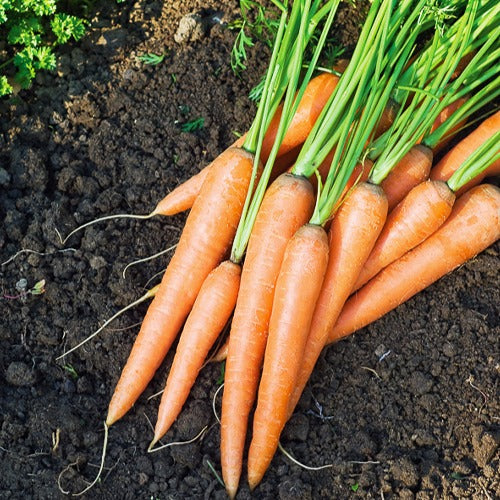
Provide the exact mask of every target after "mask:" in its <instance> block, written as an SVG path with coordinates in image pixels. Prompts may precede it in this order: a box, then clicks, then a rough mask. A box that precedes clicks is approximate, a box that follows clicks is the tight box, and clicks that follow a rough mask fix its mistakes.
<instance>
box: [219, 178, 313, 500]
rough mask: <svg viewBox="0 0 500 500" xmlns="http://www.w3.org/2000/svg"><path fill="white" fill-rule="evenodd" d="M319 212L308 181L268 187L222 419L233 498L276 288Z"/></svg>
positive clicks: (233, 340)
mask: <svg viewBox="0 0 500 500" xmlns="http://www.w3.org/2000/svg"><path fill="white" fill-rule="evenodd" d="M313 209H314V193H313V189H312V186H311V184H310V183H309V181H308V180H307V179H305V178H304V177H298V176H294V175H292V174H283V175H281V176H280V177H278V178H277V179H276V180H275V181H274V182H273V183H272V184H271V185H270V186H269V188H268V189H267V192H266V194H265V196H264V199H263V201H262V204H261V206H260V209H259V212H258V214H257V218H256V220H255V224H254V227H253V229H252V233H251V236H250V240H249V242H248V248H247V253H246V258H245V262H244V265H243V270H242V275H241V284H240V291H239V294H238V300H237V302H236V308H235V311H234V317H233V321H232V325H231V331H230V334H229V346H228V355H227V360H226V371H225V382H224V394H223V397H222V417H221V419H222V420H221V463H222V475H223V479H224V482H225V484H226V489H227V492H228V494H229V496H230V497H231V498H232V497H234V495H235V494H236V490H237V488H238V483H239V479H240V475H241V469H242V461H243V449H244V445H245V436H246V430H247V425H248V422H247V421H248V415H249V414H250V410H251V408H252V405H253V403H254V400H255V396H256V392H257V384H258V381H259V375H260V370H261V366H262V361H263V358H264V349H265V346H266V340H267V331H268V326H269V319H270V317H271V308H272V304H273V297H274V287H275V284H276V280H277V278H278V273H279V269H280V265H281V262H282V260H283V255H284V253H285V248H286V244H287V242H288V240H289V239H290V238H291V237H292V236H293V234H294V233H295V232H296V231H297V230H298V228H299V227H300V226H302V225H303V224H305V223H306V222H307V220H308V219H309V217H310V216H311V214H312V212H313Z"/></svg>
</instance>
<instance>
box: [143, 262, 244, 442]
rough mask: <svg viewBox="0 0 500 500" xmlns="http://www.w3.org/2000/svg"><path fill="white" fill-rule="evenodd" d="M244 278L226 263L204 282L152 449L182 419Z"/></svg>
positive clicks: (181, 345)
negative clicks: (183, 407)
mask: <svg viewBox="0 0 500 500" xmlns="http://www.w3.org/2000/svg"><path fill="white" fill-rule="evenodd" d="M240 275H241V267H240V266H239V265H238V264H234V263H233V262H231V261H229V260H226V261H224V262H222V264H220V265H219V266H217V267H216V268H215V269H214V270H213V271H212V272H211V273H210V274H209V275H208V276H207V279H206V280H205V281H204V283H203V285H202V287H201V289H200V292H199V294H198V297H197V298H196V301H195V303H194V305H193V309H192V310H191V312H190V313H189V316H188V318H187V320H186V324H185V325H184V329H183V330H182V334H181V336H180V339H179V344H178V346H177V350H176V352H175V356H174V360H173V362H172V368H171V369H170V373H169V375H168V378H167V384H166V387H165V391H164V392H163V395H162V398H161V402H160V407H159V409H158V419H157V421H156V427H155V433H154V434H155V435H154V439H153V442H152V443H151V447H152V446H154V444H155V443H156V442H157V441H158V440H159V439H161V438H162V436H163V435H164V434H165V433H166V432H167V431H168V430H169V428H170V426H171V425H172V424H173V423H174V421H175V419H176V418H177V416H178V415H179V413H180V411H181V409H182V406H183V405H184V403H185V402H186V400H187V398H188V395H189V391H190V390H191V387H192V386H193V384H194V382H195V380H196V377H197V375H198V372H199V371H200V369H201V367H202V366H203V363H204V361H205V359H206V357H207V354H208V352H209V350H210V348H211V347H212V345H213V344H214V342H215V341H216V339H217V337H218V336H219V334H220V332H221V331H222V330H223V328H224V326H225V325H226V323H227V322H228V320H229V317H230V316H231V314H232V313H233V309H234V306H235V304H236V298H237V296H238V289H239V285H240Z"/></svg>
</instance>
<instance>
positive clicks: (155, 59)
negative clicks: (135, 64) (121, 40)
mask: <svg viewBox="0 0 500 500" xmlns="http://www.w3.org/2000/svg"><path fill="white" fill-rule="evenodd" d="M165 55H166V54H142V55H140V56H137V59H139V61H141V62H143V63H144V64H150V65H151V66H156V65H157V64H160V63H161V62H163V59H165Z"/></svg>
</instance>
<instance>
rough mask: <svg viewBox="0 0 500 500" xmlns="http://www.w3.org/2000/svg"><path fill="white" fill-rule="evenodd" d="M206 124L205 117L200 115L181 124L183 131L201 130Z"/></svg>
mask: <svg viewBox="0 0 500 500" xmlns="http://www.w3.org/2000/svg"><path fill="white" fill-rule="evenodd" d="M204 125H205V118H203V117H202V116H200V117H199V118H195V119H194V120H191V121H189V122H186V123H183V124H182V125H181V130H182V131H183V132H196V131H198V130H201V129H202V128H203V126H204Z"/></svg>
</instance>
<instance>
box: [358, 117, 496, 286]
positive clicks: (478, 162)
mask: <svg viewBox="0 0 500 500" xmlns="http://www.w3.org/2000/svg"><path fill="white" fill-rule="evenodd" d="M481 126H482V125H481ZM470 135H473V137H472V138H471V139H470V140H469V141H468V144H471V143H472V142H473V139H474V138H476V139H479V140H480V137H477V135H476V134H474V133H472V134H470ZM499 144H500V124H498V126H497V128H496V132H495V133H494V134H493V135H492V136H491V137H490V138H489V139H487V140H486V141H485V142H483V144H480V145H479V146H477V142H476V151H475V152H474V153H473V154H471V155H470V156H469V158H468V159H467V160H466V161H465V162H464V163H463V164H462V166H460V168H459V169H457V170H456V171H455V173H454V174H453V175H452V177H451V178H450V179H449V180H448V182H444V181H441V180H429V181H426V182H423V183H421V184H419V185H418V186H416V187H415V188H413V189H412V190H411V191H410V192H409V193H408V195H407V196H406V197H405V198H404V199H403V200H402V201H401V203H400V204H399V205H398V206H397V207H396V208H395V209H394V210H393V211H392V212H391V213H390V214H389V217H388V219H387V222H386V224H385V226H384V229H383V231H382V233H381V234H380V237H379V238H378V240H377V242H376V244H375V246H374V248H373V250H372V252H371V253H370V256H369V257H368V259H367V261H366V262H365V265H364V266H363V269H362V271H361V273H360V274H359V277H358V279H357V281H356V284H355V285H354V287H353V291H356V290H358V289H359V288H361V287H362V286H363V285H364V284H365V283H367V282H368V281H369V280H370V279H371V278H373V277H374V276H375V275H376V274H377V273H379V272H380V271H381V270H382V269H383V268H384V267H386V266H388V265H389V264H391V263H392V262H394V261H395V260H397V259H399V258H400V257H402V256H403V255H404V254H405V253H406V252H408V251H410V250H411V249H412V248H414V247H416V246H417V245H418V244H420V243H421V242H422V241H424V240H425V239H426V238H428V237H429V236H430V235H431V234H433V233H434V232H435V231H436V230H437V229H438V228H439V227H440V226H441V225H442V224H443V223H444V222H445V220H446V219H447V218H448V216H449V215H450V213H451V210H452V208H453V205H454V202H455V199H456V197H457V196H460V193H462V192H463V191H464V187H466V186H468V185H471V184H472V185H477V184H478V183H479V182H480V181H481V179H482V178H483V177H484V175H485V172H487V171H489V170H491V166H492V165H493V166H495V165H498V164H500V146H499Z"/></svg>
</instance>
